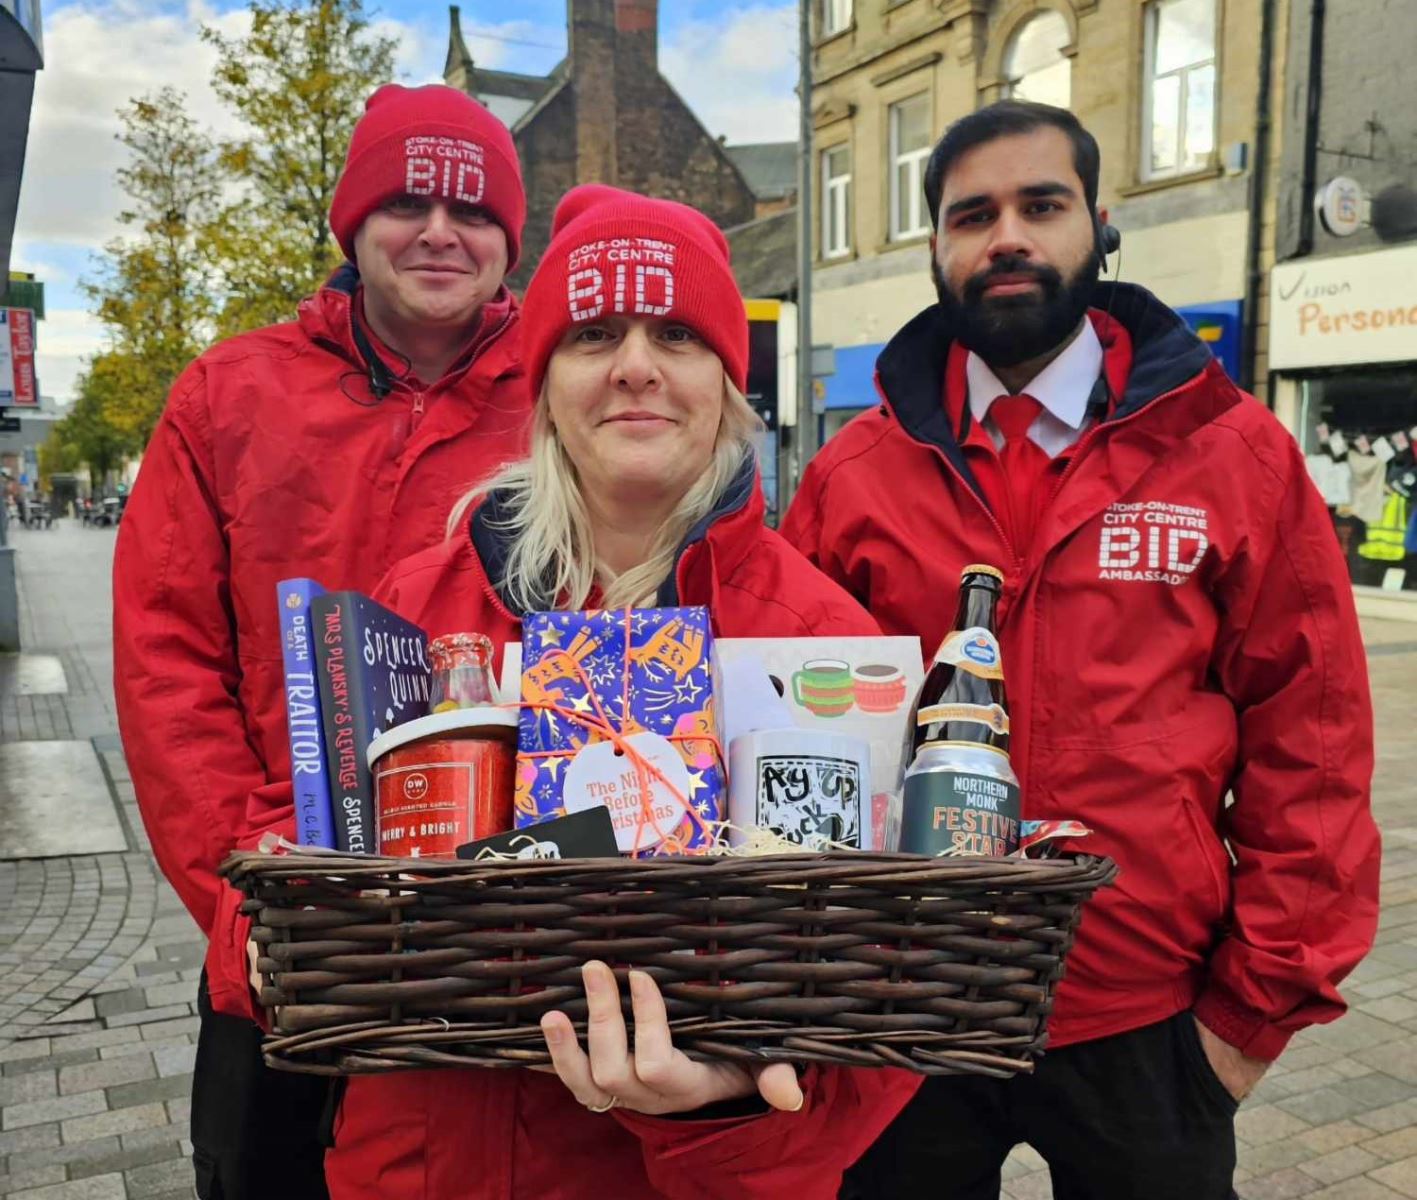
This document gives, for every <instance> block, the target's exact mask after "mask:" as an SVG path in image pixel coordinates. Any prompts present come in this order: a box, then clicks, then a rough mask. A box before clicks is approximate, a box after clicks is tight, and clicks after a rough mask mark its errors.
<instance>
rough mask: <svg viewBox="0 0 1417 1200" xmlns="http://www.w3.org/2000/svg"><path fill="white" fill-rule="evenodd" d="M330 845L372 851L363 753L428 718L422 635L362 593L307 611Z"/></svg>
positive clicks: (369, 778) (368, 776)
mask: <svg viewBox="0 0 1417 1200" xmlns="http://www.w3.org/2000/svg"><path fill="white" fill-rule="evenodd" d="M310 611H311V628H312V636H313V639H314V646H315V664H316V668H317V670H316V673H317V674H318V675H319V677H320V708H321V712H322V716H323V722H324V733H325V758H326V761H327V763H328V764H329V773H330V797H331V804H332V807H333V809H334V824H335V845H336V846H337V847H338V848H339V849H340V850H343V851H344V852H345V853H347V854H374V853H377V851H378V845H379V842H378V837H377V832H376V830H375V828H374V826H375V820H374V818H375V814H376V811H377V809H376V793H375V790H374V773H373V771H372V770H371V769H370V767H369V761H368V759H367V757H366V755H365V752H366V751H367V750H368V748H369V743H370V742H372V741H373V740H374V739H375V738H376V737H378V735H379V734H381V733H383V732H384V730H386V729H392V728H393V727H394V726H395V725H402V724H403V723H404V722H405V721H412V720H413V719H414V718H416V717H421V716H424V715H425V714H426V713H427V712H428V697H429V684H430V675H431V673H430V671H429V668H428V635H427V634H425V633H424V632H423V630H422V629H420V628H419V627H418V626H417V625H414V624H413V623H411V622H409V621H405V620H404V619H403V618H402V617H400V616H399V615H398V614H397V613H394V612H391V611H390V610H389V609H387V608H385V607H384V606H383V605H382V604H377V603H375V602H374V601H373V600H371V599H369V597H368V596H366V595H364V594H363V593H362V592H329V593H328V594H326V595H323V596H317V597H316V598H315V599H314V600H313V601H312V602H311V605H310Z"/></svg>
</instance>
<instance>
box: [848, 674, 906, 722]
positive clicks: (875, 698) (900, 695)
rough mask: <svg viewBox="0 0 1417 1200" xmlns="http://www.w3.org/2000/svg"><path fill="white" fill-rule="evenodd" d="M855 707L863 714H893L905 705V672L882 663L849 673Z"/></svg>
mask: <svg viewBox="0 0 1417 1200" xmlns="http://www.w3.org/2000/svg"><path fill="white" fill-rule="evenodd" d="M851 679H852V682H853V684H854V690H855V695H856V707H857V708H859V709H860V710H861V711H862V712H863V713H893V712H895V711H896V709H898V708H899V707H900V706H901V705H902V704H904V703H905V672H904V671H902V670H901V669H900V668H899V667H892V666H887V665H886V664H884V663H868V664H867V665H866V666H864V667H857V668H856V669H855V670H854V671H852V672H851Z"/></svg>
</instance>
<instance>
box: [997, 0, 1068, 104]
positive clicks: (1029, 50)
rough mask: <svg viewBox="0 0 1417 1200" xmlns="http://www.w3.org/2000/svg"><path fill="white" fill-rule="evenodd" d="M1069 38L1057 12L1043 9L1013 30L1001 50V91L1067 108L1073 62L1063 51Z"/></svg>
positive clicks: (1066, 25) (1018, 98) (1008, 94)
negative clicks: (1005, 46)
mask: <svg viewBox="0 0 1417 1200" xmlns="http://www.w3.org/2000/svg"><path fill="white" fill-rule="evenodd" d="M1071 40H1072V39H1071V38H1070V37H1069V35H1068V23H1067V22H1066V21H1065V20H1063V17H1062V14H1061V13H1056V12H1053V11H1051V10H1049V9H1044V10H1042V11H1041V12H1039V13H1037V14H1036V15H1035V16H1032V17H1029V18H1028V20H1026V21H1025V22H1024V23H1023V24H1022V25H1020V26H1019V27H1018V29H1016V30H1015V31H1014V35H1013V37H1012V38H1010V39H1009V46H1008V49H1007V50H1005V51H1004V95H1006V96H1011V97H1013V98H1014V99H1015V100H1036V101H1037V102H1038V103H1040V104H1056V105H1057V106H1058V107H1059V108H1067V107H1068V104H1069V103H1070V102H1071V101H1072V98H1073V64H1072V61H1071V60H1070V59H1069V58H1067V56H1066V55H1064V54H1063V49H1064V47H1066V46H1067V45H1068V43H1069V42H1070V41H1071Z"/></svg>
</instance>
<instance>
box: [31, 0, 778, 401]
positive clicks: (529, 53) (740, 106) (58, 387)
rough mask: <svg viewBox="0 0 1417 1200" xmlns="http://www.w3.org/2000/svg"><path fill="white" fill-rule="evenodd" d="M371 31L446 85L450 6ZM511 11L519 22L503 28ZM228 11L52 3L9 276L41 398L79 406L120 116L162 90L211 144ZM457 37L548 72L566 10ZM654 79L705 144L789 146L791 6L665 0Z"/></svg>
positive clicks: (468, 28)
mask: <svg viewBox="0 0 1417 1200" xmlns="http://www.w3.org/2000/svg"><path fill="white" fill-rule="evenodd" d="M368 7H369V9H370V11H371V12H373V13H374V16H375V23H376V25H377V26H378V27H379V30H380V32H383V33H387V34H390V35H392V36H394V37H396V38H398V40H399V44H400V51H399V61H398V69H399V76H400V78H401V80H402V81H403V82H407V83H429V82H435V81H437V80H439V79H440V78H441V75H442V68H443V61H444V58H445V56H446V53H447V45H448V42H447V38H448V8H447V4H446V3H443V2H441V0H372V2H371V3H370V4H369V6H368ZM508 10H514V11H515V12H516V13H517V19H516V20H511V21H506V20H498V19H497V18H498V17H499V16H500V15H501V14H503V13H506V12H507V11H508ZM244 19H245V18H244V12H243V6H242V5H241V4H240V3H233V2H231V0H46V3H45V5H44V51H45V63H46V65H45V69H44V70H43V71H41V72H40V73H39V75H38V76H37V78H36V83H35V100H34V112H33V116H32V118H31V121H30V138H29V149H28V153H27V156H26V159H25V169H24V179H23V183H22V186H21V191H20V211H19V218H18V221H17V225H16V230H15V248H14V253H13V256H12V261H11V267H12V268H13V269H15V270H20V271H36V272H38V273H39V275H40V277H41V278H42V279H44V281H45V283H46V285H47V294H46V301H47V306H48V319H47V320H45V321H44V322H43V323H42V324H41V325H40V327H39V362H38V368H39V377H40V385H41V387H42V389H43V391H44V393H45V394H46V395H51V396H54V397H56V398H57V399H59V400H61V401H66V400H68V399H69V398H70V397H71V395H72V389H73V383H74V379H75V376H76V375H77V374H78V372H79V370H80V368H81V365H82V360H83V358H84V356H86V355H89V354H92V353H94V351H96V350H97V349H99V348H100V347H101V345H102V330H101V328H100V327H99V326H98V324H97V323H96V322H95V321H94V320H93V318H92V317H91V316H90V315H89V314H88V313H87V312H86V311H85V308H84V298H83V296H82V294H81V293H80V292H79V290H78V284H79V281H80V279H81V278H83V277H84V276H85V275H86V274H92V273H93V264H92V256H93V254H94V252H95V251H96V250H98V249H99V248H100V247H101V246H102V245H103V244H104V242H106V241H108V240H109V239H110V238H111V237H113V236H115V235H116V234H117V233H118V232H119V231H120V227H119V225H118V222H117V214H118V211H119V210H120V208H121V207H122V198H121V195H120V193H119V192H118V190H117V187H116V185H115V183H114V172H115V170H116V169H117V168H118V167H119V166H120V165H121V164H122V147H121V146H120V145H119V144H118V143H117V141H116V140H115V137H114V135H115V133H116V132H117V130H118V121H117V117H116V115H115V114H116V112H117V110H118V109H119V108H120V107H122V106H123V105H124V104H125V103H126V102H127V101H128V100H129V99H130V98H131V97H133V96H138V95H142V94H144V93H147V92H150V91H154V90H156V89H157V88H159V87H163V86H165V85H171V86H173V87H176V88H180V89H181V90H182V91H184V92H185V93H186V94H187V95H188V97H189V99H190V107H191V111H192V112H193V113H194V114H195V115H196V116H197V117H198V118H199V119H201V120H202V121H203V122H205V123H206V124H208V125H209V126H210V127H211V128H213V129H215V130H216V131H218V132H231V131H232V127H231V124H230V120H229V118H227V117H226V115H225V113H224V112H223V111H222V109H221V108H220V107H219V105H218V104H217V102H216V99H215V97H214V96H213V95H212V93H211V90H210V88H209V86H208V82H207V81H208V79H209V77H210V74H211V69H212V64H213V61H214V56H213V54H212V52H211V50H210V49H209V48H208V47H206V46H205V45H203V44H202V43H201V42H200V41H199V40H198V36H197V32H198V29H199V28H200V26H201V25H203V24H209V25H214V26H217V27H218V28H221V29H223V30H224V31H226V32H229V33H237V32H239V31H240V30H241V29H242V27H243V22H244ZM462 23H463V32H464V34H465V35H466V36H467V40H468V42H469V45H470V47H471V49H472V54H473V57H474V59H476V60H477V61H478V62H479V63H481V64H482V65H484V66H488V67H500V68H501V69H503V70H508V71H523V72H528V73H534V74H541V73H544V72H546V71H548V70H550V69H551V67H552V66H554V65H555V63H556V61H557V60H558V59H559V58H560V57H561V56H562V54H563V53H564V51H565V47H566V29H565V2H564V0H517V3H516V4H514V5H513V4H508V3H506V0H495V2H494V0H463V3H462ZM659 57H660V68H661V70H663V71H664V73H665V75H666V76H668V78H669V80H670V82H672V83H673V84H674V86H675V87H676V88H677V89H678V91H679V93H680V94H681V95H682V96H683V97H684V98H685V99H686V100H687V101H688V102H689V104H690V105H691V106H692V107H693V108H694V110H695V111H696V112H697V113H698V114H699V117H700V119H701V120H702V121H703V122H704V124H705V125H707V126H708V128H709V130H710V131H711V132H712V133H714V134H725V135H727V137H728V139H729V140H730V141H734V142H755V141H775V140H783V141H788V140H792V139H794V138H795V136H796V122H797V106H796V99H795V97H794V95H793V86H794V83H795V81H796V70H797V66H796V2H795V0H787V2H784V0H739V2H734V0H729V2H727V3H725V2H724V0H660V42H659Z"/></svg>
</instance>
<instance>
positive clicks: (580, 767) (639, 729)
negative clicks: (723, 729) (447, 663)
mask: <svg viewBox="0 0 1417 1200" xmlns="http://www.w3.org/2000/svg"><path fill="white" fill-rule="evenodd" d="M521 702H522V709H521V716H520V730H519V736H518V743H517V779H516V823H517V827H518V828H519V829H520V828H525V827H526V826H529V825H535V824H537V823H539V822H541V821H549V820H551V819H553V818H555V817H562V816H566V815H568V814H570V813H575V812H582V811H584V810H586V809H588V808H593V807H597V806H604V807H605V808H607V809H609V811H610V817H611V823H612V824H613V825H614V827H615V840H616V844H617V845H618V846H619V849H620V852H621V853H622V854H626V855H629V856H632V857H642V856H644V855H659V854H704V853H706V852H707V851H708V849H709V847H710V846H711V845H712V843H713V838H714V827H713V822H716V821H719V820H721V819H722V811H723V806H724V796H725V794H726V789H725V780H726V777H727V775H726V771H725V769H724V762H723V750H722V746H721V745H720V742H719V737H718V715H717V711H716V705H715V698H714V676H713V631H712V629H711V628H710V625H709V616H708V610H707V609H706V608H701V607H693V608H634V609H610V610H598V611H591V612H570V613H567V612H547V613H528V614H527V615H526V616H525V617H524V618H523V620H522V671H521Z"/></svg>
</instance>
